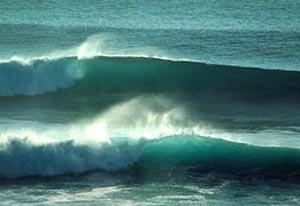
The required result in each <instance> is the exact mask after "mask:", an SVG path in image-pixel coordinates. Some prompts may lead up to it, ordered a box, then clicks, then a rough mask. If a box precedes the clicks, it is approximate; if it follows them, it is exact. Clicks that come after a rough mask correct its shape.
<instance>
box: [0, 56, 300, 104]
mask: <svg viewBox="0 0 300 206" xmlns="http://www.w3.org/2000/svg"><path fill="white" fill-rule="evenodd" d="M0 78H1V81H0V82H1V87H0V95H1V96H14V95H37V94H44V93H47V92H52V91H57V90H58V89H59V88H66V89H64V90H62V89H61V90H59V91H58V93H63V92H65V93H68V94H71V93H72V94H74V95H91V94H93V95H97V94H101V93H102V94H103V93H134V92H136V93H138V92H140V93H143V92H146V93H150V92H169V93H178V92H179V93H194V94H201V93H208V92H215V93H217V94H221V93H223V94H225V93H226V94H229V95H232V96H237V97H239V98H248V99H252V100H254V99H258V98H259V101H263V100H264V99H266V100H268V99H269V100H279V99H282V100H284V99H286V100H299V94H300V92H299V91H300V84H299V82H300V74H299V73H298V72H287V71H275V70H271V71H267V70H260V69H255V68H251V69H248V68H241V67H234V66H226V65H210V64H204V63H193V62H185V61H182V62H176V61H170V60H160V59H152V58H133V57H98V58H93V59H83V60H78V59H76V58H65V59H59V60H52V61H47V60H37V61H35V62H33V63H32V64H30V65H21V64H18V63H16V62H9V63H3V64H0Z"/></svg>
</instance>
